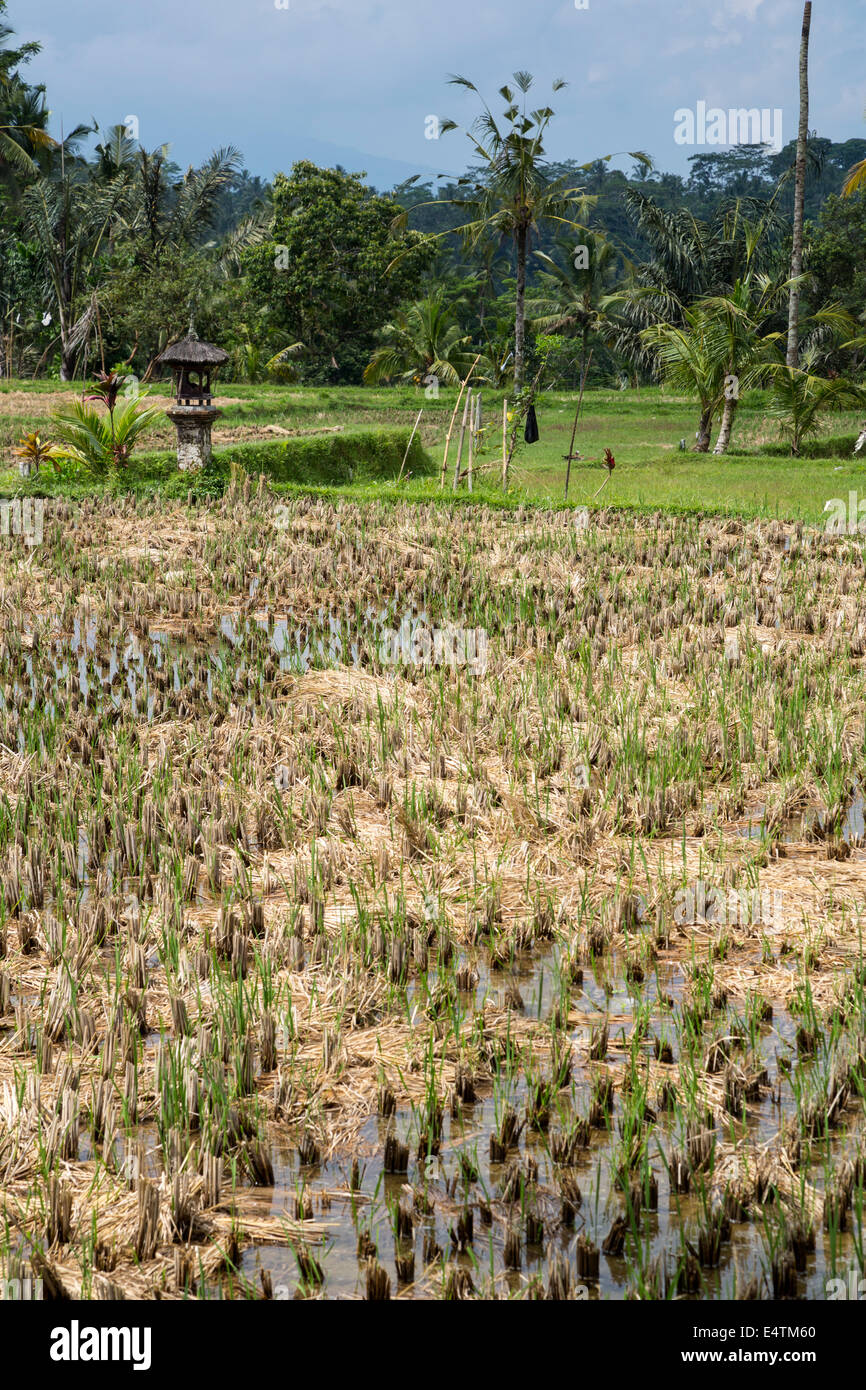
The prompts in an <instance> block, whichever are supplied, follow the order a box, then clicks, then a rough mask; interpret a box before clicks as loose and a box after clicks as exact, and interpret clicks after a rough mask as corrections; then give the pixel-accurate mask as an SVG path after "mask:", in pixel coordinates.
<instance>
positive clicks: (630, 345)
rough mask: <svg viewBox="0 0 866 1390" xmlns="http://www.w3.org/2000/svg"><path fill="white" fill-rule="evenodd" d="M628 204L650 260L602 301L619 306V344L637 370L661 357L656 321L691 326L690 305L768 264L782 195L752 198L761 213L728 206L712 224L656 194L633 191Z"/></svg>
mask: <svg viewBox="0 0 866 1390" xmlns="http://www.w3.org/2000/svg"><path fill="white" fill-rule="evenodd" d="M625 201H626V208H627V210H628V212H629V215H630V216H631V218H632V220H633V222H634V223H635V225H636V227H637V229H638V231H639V232H640V234H641V236H642V237H643V238H644V240H645V241H646V242H647V243H648V244H649V247H650V252H651V254H650V257H649V259H648V260H647V261H645V262H644V263H643V264H641V265H639V266H637V267H636V268H634V269H633V270H632V275H631V279H630V281H629V282H628V283H627V284H626V285H624V286H623V287H622V288H621V289H618V290H617V291H616V292H615V293H614V294H612V295H610V296H608V297H607V298H606V299H604V300H602V303H601V308H603V309H607V308H612V307H614V306H616V311H617V312H616V315H615V317H612V320H611V321H612V327H613V337H612V339H611V347H612V348H613V349H614V351H616V352H619V353H621V354H622V355H623V356H624V357H626V358H627V359H628V360H629V361H631V362H632V364H633V365H634V366H636V367H642V368H645V369H648V368H650V367H651V366H652V361H653V356H652V352H651V350H650V344H649V341H648V339H646V338H644V337H643V336H642V335H643V332H644V330H645V329H647V328H649V327H651V326H652V325H653V324H657V323H658V324H674V325H676V324H679V325H680V326H684V325H685V322H686V320H685V306H686V305H688V304H693V303H695V302H697V301H698V300H699V299H701V298H703V297H704V296H706V295H712V294H724V293H725V292H726V291H727V290H728V289H729V288H730V287H731V285H733V283H734V282H735V280H736V279H737V277H738V276H740V275H742V274H744V273H745V272H746V271H747V270H748V269H749V268H750V267H753V268H763V265H764V262H765V258H766V256H767V255H768V254H769V247H770V239H769V237H768V235H767V234H768V232H770V231H771V230H772V229H774V228H775V227H776V226H777V225H778V214H777V212H776V206H775V203H776V198H775V196H774V198H773V199H771V200H770V202H769V203H763V202H761V203H759V202H757V201H756V200H753V199H752V200H748V205H749V206H750V207H752V208H753V209H754V211H755V212H756V213H757V220H756V221H752V220H750V219H749V218H748V217H746V216H745V215H744V211H743V207H744V204H743V201H742V200H740V199H735V200H734V201H733V202H731V203H729V204H727V205H725V206H723V207H722V208H720V209H719V210H718V211H717V212H716V213H714V215H713V217H712V218H711V219H710V220H709V221H706V222H704V221H701V220H700V219H699V218H696V217H695V216H693V214H692V213H690V212H688V211H687V210H686V209H685V208H681V209H677V210H676V211H673V212H670V211H668V210H666V209H665V208H662V207H660V206H659V205H658V203H656V202H655V200H654V199H653V198H651V197H650V196H649V195H647V194H645V193H642V192H640V191H639V190H638V189H633V188H631V189H628V191H627V192H626V194H625Z"/></svg>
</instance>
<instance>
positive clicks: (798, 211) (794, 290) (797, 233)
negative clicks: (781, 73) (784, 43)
mask: <svg viewBox="0 0 866 1390" xmlns="http://www.w3.org/2000/svg"><path fill="white" fill-rule="evenodd" d="M811 27H812V0H805V5H804V8H803V32H802V37H801V40H800V126H799V131H798V135H797V163H796V174H795V186H794V232H793V237H792V241H791V275H790V279H789V285H790V288H789V291H788V350H787V362H788V366H789V367H796V366H797V365H798V363H799V360H800V286H801V278H800V277H801V274H802V271H803V218H804V212H805V204H806V152H807V148H808V144H809V32H810V30H811Z"/></svg>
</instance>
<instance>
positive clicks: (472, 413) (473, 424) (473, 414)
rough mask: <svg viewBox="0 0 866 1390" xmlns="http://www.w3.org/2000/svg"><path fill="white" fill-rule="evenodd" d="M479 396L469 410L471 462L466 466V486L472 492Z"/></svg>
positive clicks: (473, 399)
mask: <svg viewBox="0 0 866 1390" xmlns="http://www.w3.org/2000/svg"><path fill="white" fill-rule="evenodd" d="M478 405H479V400H478V396H474V397H473V398H472V405H471V406H470V408H469V462H468V464H467V465H466V486H467V487H468V489H469V491H470V492H471V491H472V463H473V460H474V458H475V444H476V440H477V438H478V434H477V425H478Z"/></svg>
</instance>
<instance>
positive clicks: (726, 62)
mask: <svg viewBox="0 0 866 1390" xmlns="http://www.w3.org/2000/svg"><path fill="white" fill-rule="evenodd" d="M285 3H286V0H147V3H146V4H122V3H121V4H118V3H117V0H74V3H69V0H9V7H8V22H9V23H10V24H12V25H13V26H14V28H15V29H16V31H17V33H18V34H19V35H20V36H21V37H22V38H27V39H30V38H34V39H39V40H40V41H41V42H42V44H43V52H42V53H41V54H40V56H39V57H38V58H36V59H35V60H34V61H33V63H32V64H31V66H30V77H31V80H35V81H41V82H44V83H45V84H46V86H47V89H48V99H49V104H50V106H51V108H52V111H53V113H54V123H53V124H54V129H55V132H56V131H57V129H58V128H59V122H60V119H61V117H62V119H63V121H64V124H65V126H66V128H67V129H68V128H69V126H70V125H73V124H74V123H75V122H77V121H81V120H89V119H91V118H95V119H96V120H97V121H98V122H99V123H100V124H101V125H104V126H107V125H110V124H112V123H114V122H116V121H122V120H124V119H125V118H126V117H128V116H136V117H137V118H138V123H139V134H140V139H141V141H142V143H143V144H145V145H147V146H148V147H151V148H152V147H154V146H156V145H158V144H162V143H163V142H164V141H168V142H170V143H171V146H172V153H173V155H174V157H175V158H176V159H177V160H178V161H179V162H180V163H181V164H187V163H190V162H199V161H200V160H202V159H203V158H205V157H206V155H207V154H208V153H209V152H210V151H211V150H212V149H214V148H215V147H217V146H219V145H225V144H235V145H238V146H239V147H240V148H241V150H242V151H243V153H244V157H245V162H246V164H247V166H248V167H249V168H250V169H252V170H253V171H254V172H255V173H259V174H263V175H266V176H270V175H271V174H273V173H274V172H275V171H276V170H277V169H281V168H282V169H285V168H288V167H289V166H290V165H291V163H292V161H293V160H295V159H299V158H310V159H313V160H315V161H316V162H317V163H319V164H334V163H337V162H339V163H342V164H344V165H345V166H346V167H348V168H351V169H366V170H367V171H368V173H369V175H370V178H371V181H372V182H375V183H377V184H379V185H380V186H385V185H387V184H389V183H391V182H393V181H394V180H395V179H398V178H402V177H406V176H407V175H408V174H410V173H413V172H422V173H425V174H427V173H429V172H430V171H433V172H434V173H439V172H441V173H453V172H459V171H461V170H462V169H463V168H464V167H465V163H466V162H467V154H468V142H467V141H466V139H465V137H464V136H463V135H462V134H461V133H459V132H453V133H451V134H449V135H446V136H443V137H442V138H441V139H440V140H439V141H434V140H430V139H427V138H426V136H425V130H427V129H430V126H429V123H428V122H427V117H428V116H431V115H438V116H439V117H444V116H451V117H452V118H453V119H455V120H457V121H458V122H460V123H461V124H463V123H464V122H467V121H468V120H470V119H471V117H472V115H473V114H474V109H475V108H474V105H473V100H472V97H471V95H470V94H466V93H463V92H462V91H461V90H459V89H456V88H453V87H449V86H448V85H447V77H448V75H449V74H451V73H454V72H459V73H464V74H465V75H467V76H469V77H471V78H472V80H473V81H474V82H475V83H476V84H477V85H478V87H479V88H480V89H481V90H482V92H483V93H484V95H485V96H487V98H488V100H489V101H490V102H491V105H492V106H493V107H494V110H496V109H497V107H498V106H500V105H501V103H500V102H499V98H498V96H497V90H498V88H499V87H500V86H501V85H502V84H503V82H504V81H506V80H508V78H509V75H510V74H511V73H512V72H513V71H514V70H515V69H517V68H524V69H529V71H530V72H532V73H534V75H535V79H536V86H535V89H534V94H535V95H536V96H537V97H538V98H539V104H542V103H543V102H544V101H546V99H547V97H548V95H549V92H550V84H551V81H552V80H553V78H555V77H563V78H565V79H566V80H567V81H568V83H569V86H568V87H567V88H566V90H565V91H563V92H560V93H559V94H558V95H557V96H556V98H554V99H553V100H552V102H551V104H552V105H553V106H554V108H555V110H556V111H557V113H558V114H557V119H556V121H555V122H554V125H553V128H552V132H551V138H550V141H549V143H548V152H549V154H550V155H551V156H553V157H554V158H575V159H579V160H581V161H584V160H588V159H592V158H595V157H597V156H600V155H605V154H608V153H611V152H616V151H620V150H630V149H645V150H647V151H648V152H649V153H650V154H651V155H652V156H653V158H654V159H655V160H656V162H657V164H658V166H659V167H660V168H662V169H672V170H676V171H678V172H685V171H686V169H687V159H688V156H689V154H693V153H695V152H696V151H695V150H694V149H691V148H688V147H683V146H681V145H678V144H676V143H675V141H674V124H675V123H674V114H675V112H676V111H677V110H678V109H680V108H687V109H694V108H695V107H696V105H697V103H698V102H699V101H704V102H706V103H707V105H708V106H709V107H720V108H722V109H725V110H727V109H730V108H732V107H750V108H751V107H758V108H770V109H771V110H773V109H775V108H781V110H782V113H783V131H784V139H785V140H787V139H789V138H792V137H793V136H795V135H796V128H797V51H798V47H799V37H800V23H801V18H802V11H803V6H802V2H801V0H683V2H682V3H681V0H526V3H518V0H495V3H494V0H468V3H467V0H288V8H278V6H282V5H283V4H285ZM578 3H579V4H583V3H587V4H588V8H585V9H578V8H577V4H578ZM864 8H866V7H864V0H815V4H814V6H813V21H812V70H811V85H812V114H811V119H810V126H811V128H812V129H817V130H818V132H819V133H820V134H821V135H824V136H828V137H829V138H831V139H834V140H844V139H849V138H851V137H854V136H859V137H863V138H866V119H864V108H866V14H864ZM623 164H624V166H625V167H628V165H629V161H628V160H624V161H623Z"/></svg>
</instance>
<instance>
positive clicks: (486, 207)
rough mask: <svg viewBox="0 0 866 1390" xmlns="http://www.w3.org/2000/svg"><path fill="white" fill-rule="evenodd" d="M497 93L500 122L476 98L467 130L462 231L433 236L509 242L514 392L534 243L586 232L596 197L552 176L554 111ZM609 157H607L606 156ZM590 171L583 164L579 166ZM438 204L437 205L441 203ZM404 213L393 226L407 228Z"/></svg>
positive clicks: (446, 126)
mask: <svg viewBox="0 0 866 1390" xmlns="http://www.w3.org/2000/svg"><path fill="white" fill-rule="evenodd" d="M513 78H514V84H515V87H516V88H517V92H520V93H522V95H523V97H524V98H525V97H526V96H527V94H528V93H529V90H530V88H531V87H532V83H533V78H532V74H531V73H528V72H515V73H514V74H513ZM450 81H451V83H452V85H456V86H460V87H465V88H466V89H467V90H468V91H470V92H474V93H475V94H476V95H478V96H480V93H479V92H478V88H477V87H476V86H475V84H474V83H473V82H470V81H469V79H468V78H466V77H459V76H457V77H452V78H451V79H450ZM566 85H567V84H566V83H565V82H563V81H562V80H561V79H557V81H555V82H554V83H553V91H554V92H559V91H561V90H562V88H563V87H565V86H566ZM499 95H500V97H501V98H502V100H503V101H504V102H505V110H504V111H503V114H502V118H501V122H500V123H497V121H496V119H495V117H494V116H493V113H492V111H491V110H490V107H489V106H488V105H487V103H486V102H485V101H484V100H483V99H482V106H483V110H482V112H481V114H480V115H479V116H478V117H477V118H476V120H475V121H474V123H473V125H472V126H471V128H470V129H469V130H468V131H467V132H466V134H467V135H468V137H469V139H470V141H471V143H472V147H473V149H474V152H475V155H476V156H477V158H478V160H479V168H478V170H477V171H476V172H475V173H474V174H471V175H466V176H464V177H463V178H461V179H458V181H457V188H458V190H459V191H458V194H457V196H456V197H454V198H452V199H451V200H450V201H451V203H453V205H454V206H456V207H459V208H461V209H463V210H464V211H465V212H467V213H468V214H469V218H468V220H467V221H466V222H465V223H463V225H462V226H460V227H457V228H455V229H453V230H451V229H449V230H447V231H444V232H439V233H437V236H439V237H443V236H453V235H454V232H455V231H456V232H457V233H458V234H459V235H460V236H462V238H463V240H464V242H465V244H466V245H467V246H468V247H469V248H470V249H474V248H475V247H476V246H478V245H479V244H480V243H481V242H482V241H486V240H491V239H492V240H493V241H495V242H501V241H510V242H511V243H512V245H513V247H514V255H515V262H516V270H517V277H516V290H515V304H514V385H515V390H516V391H519V390H520V388H521V386H522V384H523V373H524V363H525V356H526V271H527V264H528V260H529V253H530V250H531V242H532V237H533V236H534V235H535V234H537V232H538V231H539V229H540V228H541V227H543V226H545V225H550V226H554V227H558V228H559V229H560V230H563V229H565V228H567V227H570V228H574V229H579V230H581V231H583V230H585V228H584V227H583V224H582V223H581V222H579V221H578V220H577V217H578V215H580V216H581V217H584V216H585V214H586V211H587V209H588V208H589V207H590V206H591V205H592V203H593V202H594V199H592V198H588V197H587V196H586V195H585V194H584V192H583V190H582V189H580V188H573V187H569V186H568V183H567V180H565V179H562V178H556V177H554V176H553V173H552V166H551V165H550V164H549V162H548V160H547V158H546V156H545V153H544V139H545V136H546V133H547V129H548V126H549V125H550V122H551V120H552V119H553V117H554V115H555V112H554V111H553V109H552V108H551V107H550V106H540V107H538V108H537V109H536V110H534V111H527V109H526V105H527V104H526V101H525V100H524V101H523V102H521V101H520V100H519V98H518V97H517V93H516V92H515V91H514V90H513V89H512V88H511V87H509V86H508V85H507V84H506V85H505V86H504V87H500V89H499ZM458 128H459V127H458V125H457V122H456V121H452V120H446V121H443V122H442V125H441V130H442V132H443V133H445V132H447V131H450V130H457V129H458ZM632 157H633V158H635V159H637V160H639V161H640V162H642V163H647V164H648V163H649V162H650V161H649V157H648V156H647V155H645V154H643V153H641V152H634V153H633V154H632ZM605 158H606V159H608V160H609V159H611V158H612V156H611V155H607V156H605ZM583 167H586V168H588V167H589V165H586V166H583ZM439 205H440V206H441V203H440V204H439ZM407 220H408V212H407V213H404V214H403V215H402V216H401V217H400V218H398V219H397V220H396V225H401V224H402V225H405V224H406V222H407Z"/></svg>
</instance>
